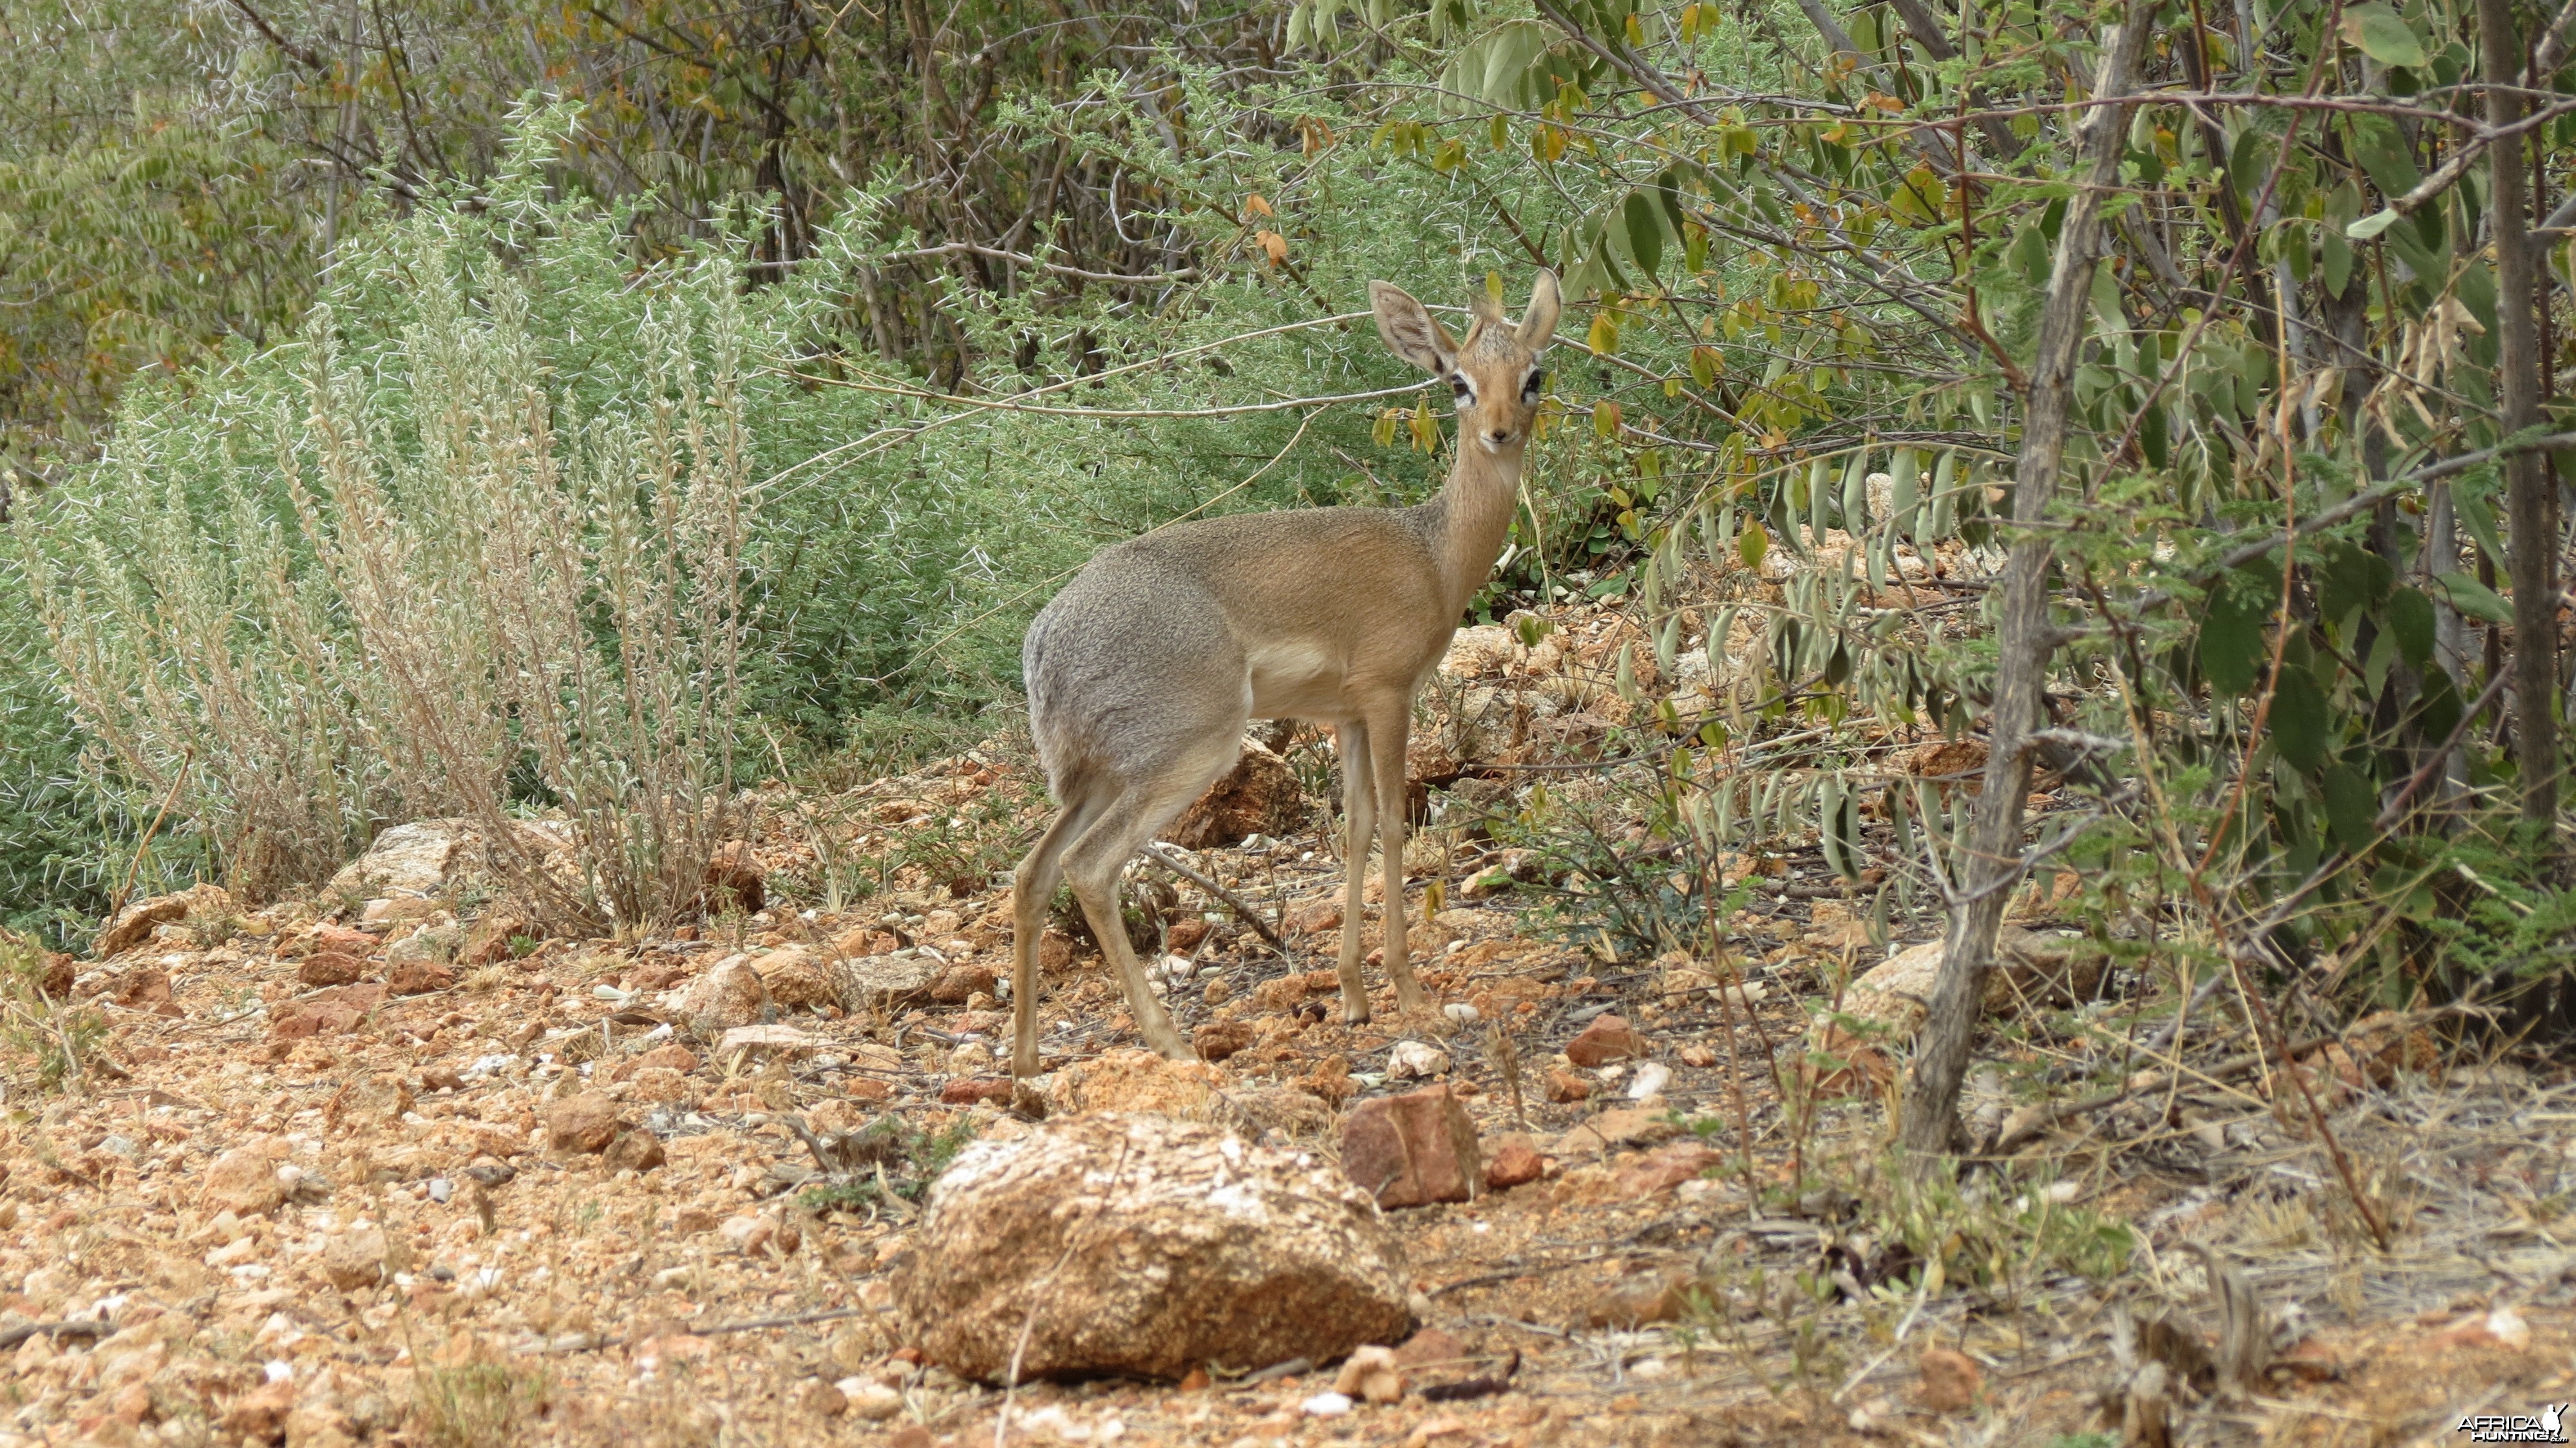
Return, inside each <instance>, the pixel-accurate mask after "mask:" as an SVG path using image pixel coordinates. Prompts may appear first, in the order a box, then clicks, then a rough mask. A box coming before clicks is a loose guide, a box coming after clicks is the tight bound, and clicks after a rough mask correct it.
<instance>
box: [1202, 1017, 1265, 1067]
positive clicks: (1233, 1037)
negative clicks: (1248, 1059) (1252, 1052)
mask: <svg viewBox="0 0 2576 1448" xmlns="http://www.w3.org/2000/svg"><path fill="white" fill-rule="evenodd" d="M1254 1039H1255V1036H1254V1032H1253V1029H1252V1022H1250V1021H1210V1022H1209V1023H1208V1024H1206V1025H1204V1026H1201V1027H1199V1028H1198V1029H1197V1030H1195V1031H1193V1032H1191V1033H1190V1044H1191V1045H1193V1046H1195V1047H1197V1048H1198V1053H1199V1059H1200V1060H1202V1061H1222V1060H1225V1059H1226V1058H1227V1057H1229V1056H1232V1055H1233V1054H1234V1053H1235V1052H1237V1051H1241V1050H1244V1049H1245V1048H1247V1047H1249V1046H1250V1045H1251V1044H1252V1043H1253V1040H1254Z"/></svg>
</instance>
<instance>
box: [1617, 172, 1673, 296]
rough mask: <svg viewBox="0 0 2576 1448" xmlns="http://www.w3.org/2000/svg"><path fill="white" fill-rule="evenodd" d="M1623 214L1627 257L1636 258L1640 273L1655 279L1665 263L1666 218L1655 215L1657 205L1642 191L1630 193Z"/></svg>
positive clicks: (1621, 209) (1621, 210) (1622, 208)
mask: <svg viewBox="0 0 2576 1448" xmlns="http://www.w3.org/2000/svg"><path fill="white" fill-rule="evenodd" d="M1620 212H1621V215H1622V218H1623V219H1624V220H1625V222H1626V223H1627V230H1628V255H1629V256H1631V257H1633V258H1635V260H1636V263H1637V270H1639V271H1641V272H1644V273H1645V274H1646V275H1648V276H1653V275H1654V274H1655V269H1656V268H1657V267H1659V266H1661V265H1662V264H1663V260H1664V222H1663V218H1662V217H1659V216H1657V215H1656V214H1655V203H1653V202H1652V201H1649V200H1647V199H1646V194H1645V193H1644V192H1642V191H1632V192H1630V193H1629V194H1628V201H1627V204H1626V205H1625V206H1623V207H1621V208H1620Z"/></svg>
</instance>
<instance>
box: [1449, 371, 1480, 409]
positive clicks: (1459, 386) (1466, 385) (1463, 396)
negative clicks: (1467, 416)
mask: <svg viewBox="0 0 2576 1448" xmlns="http://www.w3.org/2000/svg"><path fill="white" fill-rule="evenodd" d="M1449 387H1450V389H1451V390H1452V391H1454V392H1456V393H1457V394H1458V405H1459V406H1460V407H1465V406H1466V405H1468V404H1469V403H1471V402H1474V401H1475V400H1476V389H1475V386H1474V385H1473V384H1471V383H1470V382H1468V381H1467V379H1466V378H1464V377H1452V378H1450V379H1449Z"/></svg>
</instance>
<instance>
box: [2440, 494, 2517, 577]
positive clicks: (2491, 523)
mask: <svg viewBox="0 0 2576 1448" xmlns="http://www.w3.org/2000/svg"><path fill="white" fill-rule="evenodd" d="M2494 498H2495V477H2494V475H2493V474H2491V473H2490V474H2488V475H2486V476H2484V477H2481V478H2475V479H2465V480H2463V481H2462V482H2461V484H2460V486H2459V487H2457V488H2456V489H2454V490H2453V492H2452V494H2451V508H2452V511H2453V512H2454V513H2456V514H2458V516H2459V519H2460V523H2461V525H2462V526H2463V527H2466V528H2467V529H2468V530H2469V536H2470V537H2472V538H2475V539H2477V540H2478V546H2479V547H2480V548H2483V549H2485V550H2486V554H2487V556H2488V557H2489V558H2492V559H2494V560H2495V561H2496V562H2497V563H2498V564H2499V565H2501V564H2502V563H2503V562H2504V560H2505V551H2504V536H2503V535H2502V534H2500V533H2498V532H2497V531H2496V515H2495V502H2494Z"/></svg>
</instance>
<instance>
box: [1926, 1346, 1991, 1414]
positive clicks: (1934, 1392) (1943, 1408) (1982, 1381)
mask: <svg viewBox="0 0 2576 1448" xmlns="http://www.w3.org/2000/svg"><path fill="white" fill-rule="evenodd" d="M1914 1367H1915V1371H1916V1372H1917V1373H1919V1374H1920V1375H1921V1377H1922V1382H1921V1384H1920V1386H1919V1391H1920V1393H1921V1395H1922V1399H1923V1406H1925V1407H1927V1408H1930V1409H1931V1410H1932V1411H1933V1412H1936V1413H1959V1412H1965V1411H1966V1410H1967V1409H1969V1408H1972V1407H1974V1406H1976V1402H1977V1394H1978V1393H1979V1392H1981V1391H1982V1390H1983V1389H1984V1388H1985V1385H1986V1373H1985V1369H1983V1368H1980V1367H1978V1366H1977V1360H1976V1359H1975V1358H1972V1357H1970V1356H1968V1355H1967V1354H1966V1353H1963V1352H1952V1351H1951V1350H1950V1349H1948V1348H1946V1347H1935V1348H1926V1349H1924V1352H1923V1356H1922V1357H1921V1358H1919V1359H1917V1360H1916V1361H1915V1365H1914Z"/></svg>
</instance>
